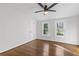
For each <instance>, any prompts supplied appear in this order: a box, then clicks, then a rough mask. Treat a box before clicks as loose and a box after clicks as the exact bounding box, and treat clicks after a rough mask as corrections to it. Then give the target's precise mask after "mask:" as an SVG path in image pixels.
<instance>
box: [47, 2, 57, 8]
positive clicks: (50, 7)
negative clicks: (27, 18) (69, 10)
mask: <svg viewBox="0 0 79 59" xmlns="http://www.w3.org/2000/svg"><path fill="white" fill-rule="evenodd" d="M57 4H58V3H53V4H52V5H51V6H49V7H48V8H47V9H50V8H52V7H54V6H55V5H57Z"/></svg>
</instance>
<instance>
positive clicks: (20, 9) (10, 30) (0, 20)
mask: <svg viewBox="0 0 79 59" xmlns="http://www.w3.org/2000/svg"><path fill="white" fill-rule="evenodd" d="M31 6H32V4H0V52H4V51H6V50H8V49H11V48H14V47H16V46H19V45H21V44H24V43H26V42H29V41H31V40H33V39H35V38H36V32H35V31H36V29H35V26H36V24H35V20H34V19H33V15H32V13H31V12H32V11H31V12H30V8H31Z"/></svg>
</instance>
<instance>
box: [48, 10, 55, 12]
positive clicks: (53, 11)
mask: <svg viewBox="0 0 79 59" xmlns="http://www.w3.org/2000/svg"><path fill="white" fill-rule="evenodd" d="M48 11H52V12H56V10H48Z"/></svg>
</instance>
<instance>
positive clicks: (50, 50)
mask: <svg viewBox="0 0 79 59" xmlns="http://www.w3.org/2000/svg"><path fill="white" fill-rule="evenodd" d="M0 56H79V47H78V46H76V45H71V44H66V43H60V42H55V41H46V40H40V39H37V40H33V41H31V42H29V43H26V44H23V45H21V46H18V47H16V48H13V49H11V50H8V51H6V52H3V53H0Z"/></svg>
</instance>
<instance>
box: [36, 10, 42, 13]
mask: <svg viewBox="0 0 79 59" xmlns="http://www.w3.org/2000/svg"><path fill="white" fill-rule="evenodd" d="M43 11H44V10H40V11H36V12H35V13H39V12H43Z"/></svg>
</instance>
